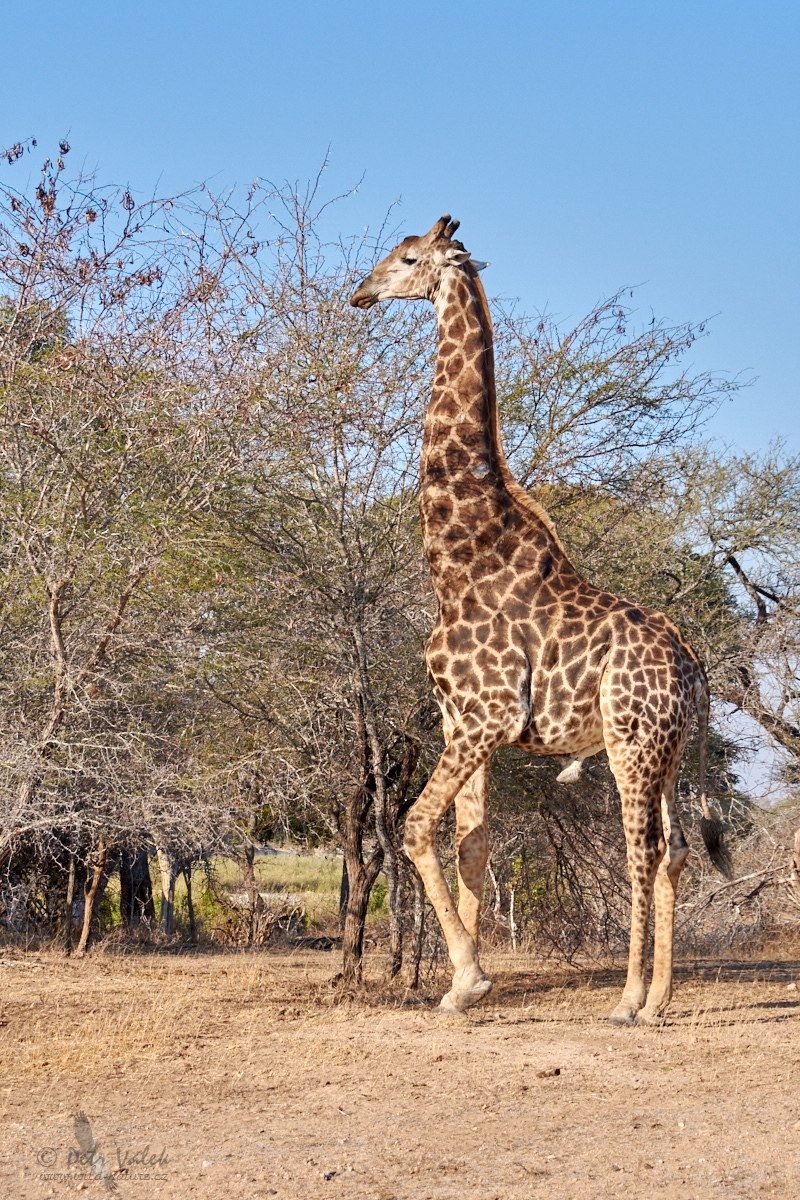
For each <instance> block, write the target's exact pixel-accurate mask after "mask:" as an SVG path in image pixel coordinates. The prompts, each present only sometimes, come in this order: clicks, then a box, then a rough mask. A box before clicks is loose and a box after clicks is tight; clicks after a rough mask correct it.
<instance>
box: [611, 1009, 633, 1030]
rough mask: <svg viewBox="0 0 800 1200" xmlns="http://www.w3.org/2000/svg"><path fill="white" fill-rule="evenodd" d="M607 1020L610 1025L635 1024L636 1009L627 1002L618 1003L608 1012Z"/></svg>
mask: <svg viewBox="0 0 800 1200" xmlns="http://www.w3.org/2000/svg"><path fill="white" fill-rule="evenodd" d="M608 1020H609V1022H610V1024H612V1025H635V1024H636V1011H635V1010H634V1009H632V1008H631V1007H630V1006H629V1005H627V1004H625V1005H622V1004H618V1005H617V1007H616V1008H615V1009H614V1011H613V1012H612V1013H609V1016H608Z"/></svg>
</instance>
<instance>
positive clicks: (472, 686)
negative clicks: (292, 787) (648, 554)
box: [350, 214, 728, 1025]
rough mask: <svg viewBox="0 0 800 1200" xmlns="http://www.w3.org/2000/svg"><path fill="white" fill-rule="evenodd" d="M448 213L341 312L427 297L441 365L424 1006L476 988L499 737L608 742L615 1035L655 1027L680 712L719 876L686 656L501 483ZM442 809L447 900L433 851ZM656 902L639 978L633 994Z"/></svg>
mask: <svg viewBox="0 0 800 1200" xmlns="http://www.w3.org/2000/svg"><path fill="white" fill-rule="evenodd" d="M458 225H459V222H458V221H453V220H451V218H450V216H449V214H445V215H444V216H442V217H441V218H440V220H438V221H437V222H436V224H435V225H434V226H433V227H432V229H430V231H429V232H428V233H427V234H425V235H424V236H422V237H407V238H405V239H404V240H403V241H402V242H400V244H399V245H398V246H396V247H395V248H394V250H392V252H391V253H390V254H389V255H388V256H387V257H386V258H384V259H383V260H382V261H381V262H380V263H378V265H377V266H376V267H375V268H374V270H373V271H372V272H371V274H370V275H368V276H367V278H366V279H364V280H363V281H362V282H361V283H360V284H359V286H358V288H357V289H356V291H355V292H354V293H353V295H352V297H351V301H350V302H351V304H352V305H354V306H355V307H357V308H364V309H366V308H369V307H371V306H372V305H373V304H376V303H378V302H379V301H381V300H389V299H394V298H398V299H408V300H416V299H427V300H431V301H432V302H433V305H434V309H435V311H436V317H437V322H438V329H439V346H438V357H437V362H436V373H435V377H434V383H433V393H432V396H431V400H430V402H429V405H428V409H427V413H426V417H425V429H424V437H423V447H422V458H421V470H420V497H419V505H420V517H421V527H422V536H423V541H424V545H425V551H426V554H427V557H428V562H429V565H430V572H431V581H432V584H433V588H434V591H435V593H436V597H437V600H438V604H439V612H438V617H437V620H436V623H435V626H434V629H433V632H432V633H431V636H430V639H429V641H428V643H427V646H426V649H425V658H426V665H427V669H428V674H429V677H430V680H431V683H432V686H433V690H434V694H435V696H436V699H437V701H438V703H439V706H440V708H441V711H442V719H443V728H444V736H445V749H444V752H443V753H442V755H441V758H440V759H439V762H438V763H437V765H436V767H435V769H434V771H433V773H432V775H431V777H430V780H429V781H428V783H427V785H426V787H425V788H424V790H423V792H422V793H421V795H420V797H419V799H418V800H417V802H416V803H415V805H414V806H413V807H412V809H411V810H410V812H409V814H408V816H407V818H406V824H405V836H404V849H405V851H406V853H407V854H408V856H409V857H410V858H411V860H412V861H413V862H414V864H415V865H416V867H417V870H418V871H419V873H420V875H421V877H422V879H423V882H424V884H425V889H426V891H427V894H428V896H429V898H430V900H431V903H432V904H433V907H434V909H435V912H436V915H437V917H438V919H439V922H440V924H441V927H442V931H443V933H444V936H445V939H446V941H447V947H448V952H449V955H450V960H451V963H452V966H453V978H452V986H451V988H450V990H449V991H448V992H447V994H446V995H445V996H444V997H443V999H442V1001H441V1003H440V1005H439V1011H442V1012H463V1011H464V1010H465V1009H467V1008H468V1007H470V1006H471V1005H473V1004H475V1003H477V1002H478V1001H480V1000H481V999H482V998H483V997H485V996H486V995H487V994H488V992H489V991H490V990H491V987H492V982H491V980H490V979H489V978H488V977H487V975H486V974H485V973H484V971H483V969H482V967H481V965H480V959H479V953H478V932H479V922H480V906H481V890H482V886H483V877H484V871H485V868H486V862H487V858H488V786H489V763H490V760H491V757H492V754H493V752H494V751H495V750H496V749H497V747H498V746H500V745H504V744H505V745H513V746H519V747H522V748H523V749H524V750H527V751H529V752H530V753H531V754H535V755H551V756H554V757H556V758H559V759H562V761H563V762H566V764H567V765H566V767H565V769H564V771H562V773H561V776H560V778H561V779H562V780H564V781H570V780H572V779H574V778H576V777H577V775H578V774H579V773H580V764H581V762H582V760H583V759H584V758H586V757H588V756H590V755H592V754H595V753H597V752H599V751H600V750H602V749H605V751H606V753H607V755H608V761H609V764H610V766H611V770H612V771H613V774H614V778H615V780H616V783H617V787H618V789H619V793H620V798H621V802H622V820H623V825H624V830H625V838H626V846H627V862H628V871H629V874H630V880H631V893H632V918H631V936H630V952H629V960H628V972H627V979H626V982H625V988H624V991H623V993H622V996H621V998H620V1000H619V1003H618V1004H617V1005H616V1007H615V1008H614V1010H613V1012H612V1013H611V1014H610V1018H609V1019H610V1020H611V1021H612V1022H613V1023H614V1024H619V1025H623V1024H624V1025H630V1024H634V1023H636V1022H642V1023H649V1024H656V1023H660V1022H661V1021H662V1020H663V1018H664V1014H665V1012H666V1010H667V1006H668V1004H669V1001H670V998H671V995H672V955H673V927H674V909H675V896H676V892H677V888H678V880H679V878H680V874H681V870H682V869H683V866H684V863H685V861H686V858H687V855H688V853H689V848H688V845H687V842H686V839H685V838H684V835H683V830H682V829H681V825H680V821H679V819H678V810H677V805H676V801H675V784H676V780H677V775H678V768H679V765H680V760H681V756H682V754H683V750H684V746H685V744H686V740H687V736H688V733H689V727H690V723H691V720H692V717H693V713H694V712H696V713H697V718H698V724H699V730H700V746H701V750H700V783H701V803H702V807H703V813H704V816H703V820H702V821H701V830H702V833H703V837H704V840H705V842H706V846H707V848H708V851H709V854H710V855H711V858H712V861H713V862H714V863H715V865H716V866H718V867H719V868H720V869H721V870H723V871H727V869H728V858H727V850H726V848H725V846H724V844H723V842H722V839H721V826H720V824H719V821H718V820H717V818H716V817H714V816H713V815H712V813H711V810H710V808H709V804H708V800H707V796H706V790H705V783H704V780H705V758H706V744H707V737H708V711H709V692H708V683H707V681H706V676H705V673H704V671H703V667H702V666H701V664H700V662H699V660H698V658H697V655H696V654H695V653H694V651H693V650H692V649H691V647H690V646H689V645H688V643H687V642H686V641H685V640H684V638H683V637H682V635H681V633H680V632H679V630H678V629H677V628H676V626H675V625H674V624H673V623H672V621H670V620H669V618H668V617H666V616H664V615H663V614H662V613H660V612H657V611H655V610H653V609H650V608H644V607H642V606H641V605H638V604H634V603H632V602H631V601H628V600H626V599H624V598H622V597H618V596H614V595H611V594H610V593H609V592H605V591H603V590H602V589H600V588H597V587H593V586H592V585H591V584H589V583H587V582H586V581H585V580H584V579H582V578H581V576H580V575H579V574H578V572H577V571H576V570H575V568H574V567H573V566H572V563H571V562H570V561H569V558H568V556H567V554H566V551H565V549H564V547H563V545H562V544H561V541H560V540H559V537H558V533H557V532H556V529H555V527H554V525H553V523H552V521H551V520H550V518H549V516H548V514H547V513H546V512H545V510H544V509H543V508H542V507H541V506H540V505H539V504H537V503H536V502H535V501H534V500H533V498H532V497H531V496H529V495H528V493H527V492H526V491H525V490H524V489H523V488H522V487H521V486H520V485H519V484H518V483H516V482H515V480H514V479H513V478H512V476H511V472H510V470H509V467H508V465H507V463H506V459H505V456H504V454H503V448H502V444H501V440H500V429H499V421H498V411H497V399H496V395H495V385H494V358H493V334H492V325H491V318H490V315H489V307H488V303H487V300H486V295H485V292H484V290H483V287H482V285H481V282H480V279H479V274H478V273H479V271H480V270H482V269H483V267H485V266H486V265H487V264H486V263H479V262H476V261H473V260H472V259H471V258H470V255H469V252H468V251H467V250H465V249H464V246H463V245H462V243H461V242H458V241H455V240H454V237H453V235H454V233H455V231H456V229H457V228H458ZM451 804H455V819H456V835H455V840H456V866H457V876H458V905H457V907H456V904H455V901H454V898H453V895H452V893H451V891H450V888H449V886H448V883H447V881H446V879H445V876H444V873H443V871H442V866H441V862H440V860H439V857H438V855H437V852H436V831H437V829H438V826H439V823H440V822H441V820H442V817H443V816H444V814H445V812H446V811H447V809H448V808H449V806H450V805H451ZM653 896H655V937H654V952H653V969H652V978H651V982H650V988H649V991H648V990H647V988H646V984H645V970H646V963H647V951H648V940H649V939H648V932H649V914H650V907H651V902H652V899H653Z"/></svg>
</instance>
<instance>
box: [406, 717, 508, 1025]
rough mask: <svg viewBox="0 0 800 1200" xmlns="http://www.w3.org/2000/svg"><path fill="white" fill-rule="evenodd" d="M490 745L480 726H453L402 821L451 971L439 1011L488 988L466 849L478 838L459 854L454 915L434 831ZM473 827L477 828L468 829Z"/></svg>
mask: <svg viewBox="0 0 800 1200" xmlns="http://www.w3.org/2000/svg"><path fill="white" fill-rule="evenodd" d="M495 744H496V742H495V740H494V738H492V737H490V736H489V735H488V734H487V732H486V730H482V729H480V727H478V728H475V729H473V730H470V729H469V728H468V727H465V725H463V724H460V725H458V726H457V727H456V729H455V730H454V731H453V736H452V738H451V739H450V741H449V743H448V745H447V747H446V749H445V751H444V753H443V754H442V757H441V758H440V759H439V762H438V764H437V766H436V769H435V770H434V772H433V774H432V775H431V778H430V779H429V780H428V783H427V785H426V787H425V789H424V791H423V792H422V795H421V796H420V798H419V800H417V802H416V804H415V805H414V807H413V808H412V809H411V811H410V813H409V814H408V817H407V818H406V827H405V839H404V848H405V851H406V853H407V854H408V856H409V858H410V859H411V860H412V862H413V863H414V865H415V867H416V868H417V870H418V871H419V873H420V876H421V877H422V881H423V883H424V884H425V891H426V892H427V894H428V898H429V900H430V902H431V904H432V905H433V907H434V910H435V912H436V916H437V917H438V918H439V924H440V925H441V927H442V932H443V934H444V937H445V941H446V942H447V949H448V953H449V955H450V961H451V962H452V964H453V968H454V975H453V984H452V987H451V989H450V991H449V992H448V993H447V995H446V996H445V997H444V998H443V1000H442V1002H441V1004H440V1006H439V1007H440V1011H442V1012H463V1011H464V1010H465V1009H467V1008H469V1007H471V1005H473V1004H476V1003H477V1002H478V1001H479V1000H481V999H483V997H484V996H485V995H486V994H487V993H488V992H489V991H490V990H491V987H492V982H491V980H490V979H488V978H487V976H486V975H485V974H484V972H483V970H482V968H481V965H480V961H479V959H478V946H477V936H476V935H477V919H478V916H479V912H480V888H478V889H477V896H476V892H475V890H474V883H475V875H476V871H475V869H474V868H475V864H476V863H477V859H478V855H477V854H475V855H474V856H473V854H472V853H471V847H472V845H473V844H474V845H475V846H476V847H477V846H478V844H479V842H480V835H479V836H478V837H477V838H476V839H475V842H474V843H469V844H468V846H467V847H466V848H465V849H466V851H467V852H466V856H464V855H463V854H462V862H463V864H464V866H465V867H466V869H467V875H466V878H465V877H464V876H463V875H462V874H461V864H460V865H459V880H462V879H464V882H465V885H466V886H465V887H464V888H463V889H462V890H461V894H460V897H459V901H460V902H459V910H458V911H457V910H456V905H455V902H454V900H453V895H452V893H451V891H450V888H449V887H448V884H447V880H446V879H445V876H444V872H443V871H442V864H441V862H440V861H439V856H438V854H437V853H436V831H437V829H438V827H439V824H440V822H441V819H442V817H443V816H444V814H445V812H446V811H447V809H448V808H449V806H450V805H451V804H452V803H453V801H454V800H455V798H456V796H457V795H458V794H459V792H460V791H461V790H462V788H464V787H465V785H466V784H467V783H468V782H469V781H470V780H471V778H472V776H473V775H475V774H476V772H480V771H481V769H482V768H485V769H486V770H487V771H488V762H489V758H490V757H491V753H492V751H493V750H494V748H495ZM474 828H479V826H473V829H474ZM468 837H469V832H467V833H466V834H465V837H464V838H463V839H462V845H463V842H464V841H466V840H467V839H468ZM484 861H485V860H484ZM467 864H469V865H467ZM462 904H463V908H462ZM462 911H463V913H464V917H466V918H467V920H469V922H470V927H467V925H466V924H465V921H464V920H462V918H461V916H460V915H459V914H460V912H462Z"/></svg>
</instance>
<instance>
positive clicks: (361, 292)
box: [350, 279, 378, 308]
mask: <svg viewBox="0 0 800 1200" xmlns="http://www.w3.org/2000/svg"><path fill="white" fill-rule="evenodd" d="M367 283H368V281H367V280H366V279H365V280H364V282H363V283H360V284H359V285H358V287H357V288H356V290H355V291H354V292H353V294H352V296H351V297H350V303H351V304H352V306H353V308H372V306H373V304H377V303H378V297H377V296H376V295H375V292H374V291H373V290H372V288H371V287H367Z"/></svg>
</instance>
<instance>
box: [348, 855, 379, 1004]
mask: <svg viewBox="0 0 800 1200" xmlns="http://www.w3.org/2000/svg"><path fill="white" fill-rule="evenodd" d="M360 840H361V839H359V841H360ZM382 866H383V851H382V850H381V849H380V847H376V849H375V850H373V852H372V854H371V855H370V856H369V858H368V859H367V861H366V862H362V861H361V854H360V850H359V853H358V854H348V866H347V877H348V880H349V884H350V887H349V894H348V898H347V912H346V913H345V918H344V931H343V933H342V978H343V979H344V980H345V981H346V982H347V983H360V982H361V975H362V970H363V964H364V929H365V927H366V923H367V911H368V909H369V896H370V892H371V891H372V888H373V885H374V883H375V880H376V879H377V878H378V875H379V874H380V869H381V867H382Z"/></svg>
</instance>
